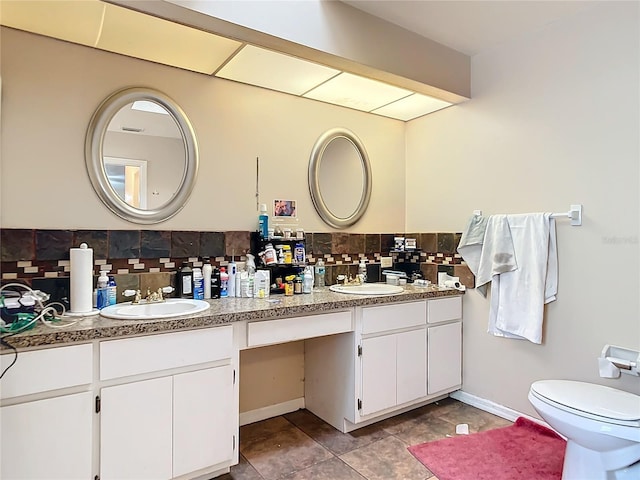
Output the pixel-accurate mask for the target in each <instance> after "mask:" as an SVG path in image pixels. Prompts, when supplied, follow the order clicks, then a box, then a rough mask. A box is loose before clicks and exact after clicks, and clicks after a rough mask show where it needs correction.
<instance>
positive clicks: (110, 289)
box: [107, 275, 118, 305]
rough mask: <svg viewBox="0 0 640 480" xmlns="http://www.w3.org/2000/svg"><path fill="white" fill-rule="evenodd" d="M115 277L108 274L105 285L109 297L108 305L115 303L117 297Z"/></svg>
mask: <svg viewBox="0 0 640 480" xmlns="http://www.w3.org/2000/svg"><path fill="white" fill-rule="evenodd" d="M117 293H118V290H117V287H116V279H115V278H114V276H113V275H109V283H108V286H107V297H108V298H109V305H115V304H116V301H117V299H118V297H117Z"/></svg>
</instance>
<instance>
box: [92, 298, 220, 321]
mask: <svg viewBox="0 0 640 480" xmlns="http://www.w3.org/2000/svg"><path fill="white" fill-rule="evenodd" d="M208 308H209V304H208V303H207V302H205V301H204V300H192V299H190V298H169V299H167V300H165V301H163V302H158V303H147V302H146V301H144V300H143V301H141V302H140V303H131V302H126V303H118V304H116V305H111V306H109V307H106V308H103V309H102V310H100V315H102V316H103V317H107V318H115V319H118V320H153V319H155V318H171V317H179V316H180V315H193V314H195V313H199V312H204V311H205V310H207V309H208Z"/></svg>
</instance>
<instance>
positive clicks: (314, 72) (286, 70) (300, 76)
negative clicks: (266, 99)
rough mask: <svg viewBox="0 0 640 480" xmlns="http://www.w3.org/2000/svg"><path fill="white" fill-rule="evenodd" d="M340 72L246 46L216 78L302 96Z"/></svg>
mask: <svg viewBox="0 0 640 480" xmlns="http://www.w3.org/2000/svg"><path fill="white" fill-rule="evenodd" d="M339 73H340V71H339V70H335V69H333V68H329V67H325V66H324V65H319V64H317V63H312V62H308V61H306V60H300V59H299V58H295V57H291V56H289V55H284V54H282V53H276V52H273V51H271V50H265V49H264V48H259V47H254V46H253V45H247V46H245V47H244V48H243V49H242V50H241V51H240V52H238V54H237V55H236V56H235V57H233V59H231V60H230V61H229V63H227V64H226V65H225V66H224V67H222V68H221V69H220V71H219V72H217V73H216V76H217V77H220V78H226V79H227V80H235V81H236V82H242V83H248V84H250V85H257V86H259V87H264V88H269V89H271V90H277V91H279V92H285V93H290V94H293V95H302V94H303V93H304V92H306V91H308V90H310V89H312V88H313V87H315V86H316V85H319V84H320V83H322V82H325V81H327V80H328V79H330V78H331V77H334V76H336V75H337V74H339Z"/></svg>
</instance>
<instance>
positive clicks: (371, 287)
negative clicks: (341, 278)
mask: <svg viewBox="0 0 640 480" xmlns="http://www.w3.org/2000/svg"><path fill="white" fill-rule="evenodd" d="M329 290H331V291H333V292H338V293H351V294H354V295H394V294H396V293H400V292H402V291H403V290H404V288H402V287H399V286H397V285H387V284H386V283H364V284H362V285H331V286H330V287H329Z"/></svg>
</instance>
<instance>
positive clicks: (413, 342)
mask: <svg viewBox="0 0 640 480" xmlns="http://www.w3.org/2000/svg"><path fill="white" fill-rule="evenodd" d="M396 339H397V347H396V348H397V351H398V354H397V358H398V363H397V376H398V381H397V398H396V403H397V404H398V405H402V404H403V403H406V402H410V401H411V400H415V399H417V398H421V397H424V396H426V395H427V330H426V329H424V328H422V329H420V330H413V331H410V332H404V333H399V334H397V335H396Z"/></svg>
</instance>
